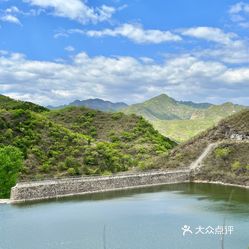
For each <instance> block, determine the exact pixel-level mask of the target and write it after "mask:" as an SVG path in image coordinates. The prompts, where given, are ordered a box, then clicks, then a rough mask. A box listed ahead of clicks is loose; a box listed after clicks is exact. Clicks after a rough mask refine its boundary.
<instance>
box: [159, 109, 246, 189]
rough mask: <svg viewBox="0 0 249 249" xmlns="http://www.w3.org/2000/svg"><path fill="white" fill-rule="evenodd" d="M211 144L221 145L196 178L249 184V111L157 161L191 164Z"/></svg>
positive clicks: (166, 164) (180, 165)
mask: <svg viewBox="0 0 249 249" xmlns="http://www.w3.org/2000/svg"><path fill="white" fill-rule="evenodd" d="M211 143H214V144H217V146H216V148H215V149H214V150H213V151H212V152H211V153H210V154H209V155H208V156H207V158H205V160H204V162H203V166H202V167H201V171H200V172H199V174H198V175H197V176H196V179H200V180H212V181H223V182H228V183H236V184H247V185H248V184H249V153H248V152H249V110H243V111H241V112H239V113H236V114H234V115H232V116H230V117H228V118H226V119H223V120H222V121H220V122H219V124H218V125H216V126H215V127H213V128H211V129H209V130H206V131H205V132H202V133H201V134H200V135H198V136H196V137H194V138H193V139H191V140H189V141H188V142H186V143H183V144H181V145H179V146H177V147H176V148H175V149H173V150H172V151H171V152H170V153H169V154H168V155H166V156H162V157H161V158H160V159H159V161H158V163H157V164H158V165H159V167H161V168H165V167H166V168H171V169H172V168H183V167H188V166H190V165H191V163H192V162H194V161H195V160H196V159H197V158H198V157H199V156H200V155H201V153H202V152H203V151H204V150H205V148H206V147H207V146H208V145H209V144H211Z"/></svg>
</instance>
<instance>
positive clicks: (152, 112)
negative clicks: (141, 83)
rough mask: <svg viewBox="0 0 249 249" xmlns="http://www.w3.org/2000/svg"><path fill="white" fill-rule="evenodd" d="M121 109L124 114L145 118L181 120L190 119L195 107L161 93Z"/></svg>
mask: <svg viewBox="0 0 249 249" xmlns="http://www.w3.org/2000/svg"><path fill="white" fill-rule="evenodd" d="M122 111H123V112H124V113H126V114H132V113H133V114H137V115H141V116H143V117H144V118H145V119H147V120H181V119H190V118H191V116H192V114H193V113H194V112H195V111H196V109H195V108H193V107H192V106H190V105H185V104H182V103H181V102H178V101H176V100H175V99H173V98H171V97H169V96H167V95H166V94H161V95H159V96H157V97H154V98H152V99H149V100H147V101H145V102H143V103H141V104H134V105H131V106H128V107H127V108H125V109H122Z"/></svg>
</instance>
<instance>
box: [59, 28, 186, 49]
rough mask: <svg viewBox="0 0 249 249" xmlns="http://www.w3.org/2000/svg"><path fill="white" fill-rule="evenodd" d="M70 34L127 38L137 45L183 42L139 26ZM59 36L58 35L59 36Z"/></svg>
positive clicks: (171, 34)
mask: <svg viewBox="0 0 249 249" xmlns="http://www.w3.org/2000/svg"><path fill="white" fill-rule="evenodd" d="M67 33H68V34H71V33H79V34H83V35H87V36H90V37H103V36H112V37H118V36H121V37H126V38H128V39H130V40H131V41H133V42H135V43H139V44H142V43H145V44H146V43H147V44H152V43H154V44H158V43H162V42H170V41H180V40H182V39H181V37H180V36H179V35H176V34H173V33H172V32H170V31H161V30H157V29H147V30H146V29H143V27H142V26H141V25H138V24H123V25H121V26H119V27H117V28H115V29H104V30H88V31H84V30H79V29H72V30H69V31H67ZM57 35H58V34H57Z"/></svg>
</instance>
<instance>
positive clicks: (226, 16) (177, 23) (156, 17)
mask: <svg viewBox="0 0 249 249" xmlns="http://www.w3.org/2000/svg"><path fill="white" fill-rule="evenodd" d="M248 35H249V1H236V0H219V1H217V0H202V1H200V0H184V1H183V0H146V1H145V0H126V1H125V0H67V1H65V0H18V1H17V0H0V94H4V95H7V96H10V97H13V98H15V99H20V100H26V101H32V102H35V103H38V104H41V105H44V106H47V105H61V104H67V103H70V102H72V101H74V100H76V99H79V100H83V99H88V98H102V99H105V100H110V101H113V102H120V101H123V102H126V103H128V104H133V103H138V102H142V101H144V100H146V99H148V98H151V97H154V96H157V95H160V94H162V93H165V94H168V95H169V96H171V97H173V98H175V99H177V100H191V101H195V102H210V103H214V104H220V103H224V102H228V101H229V102H233V103H237V104H243V105H249V40H248V38H249V36H248Z"/></svg>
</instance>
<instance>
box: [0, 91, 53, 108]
mask: <svg viewBox="0 0 249 249" xmlns="http://www.w3.org/2000/svg"><path fill="white" fill-rule="evenodd" d="M0 109H5V110H15V109H24V110H30V111H33V112H44V111H47V110H48V109H47V108H45V107H43V106H39V105H36V104H34V103H31V102H25V101H19V100H13V99H11V98H9V97H7V96H4V95H1V94H0Z"/></svg>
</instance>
